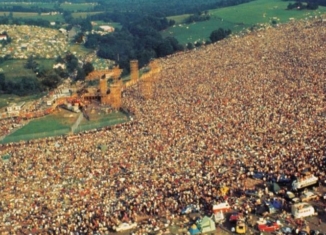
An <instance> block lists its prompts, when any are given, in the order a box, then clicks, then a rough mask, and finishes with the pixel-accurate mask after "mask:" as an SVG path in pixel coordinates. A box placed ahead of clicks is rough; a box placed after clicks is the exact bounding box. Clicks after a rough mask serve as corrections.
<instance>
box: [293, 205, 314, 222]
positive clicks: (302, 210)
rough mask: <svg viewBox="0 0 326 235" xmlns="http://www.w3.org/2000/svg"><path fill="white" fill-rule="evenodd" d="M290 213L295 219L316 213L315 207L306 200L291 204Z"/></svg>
mask: <svg viewBox="0 0 326 235" xmlns="http://www.w3.org/2000/svg"><path fill="white" fill-rule="evenodd" d="M291 213H292V215H293V217H294V218H295V219H300V218H304V217H308V216H313V215H316V212H315V208H314V207H313V206H312V205H310V204H309V203H306V202H301V203H295V204H293V205H292V206H291Z"/></svg>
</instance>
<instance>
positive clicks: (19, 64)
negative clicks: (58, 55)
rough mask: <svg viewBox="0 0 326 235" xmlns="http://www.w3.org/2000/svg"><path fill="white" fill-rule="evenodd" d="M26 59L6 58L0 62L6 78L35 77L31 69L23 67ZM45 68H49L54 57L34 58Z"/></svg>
mask: <svg viewBox="0 0 326 235" xmlns="http://www.w3.org/2000/svg"><path fill="white" fill-rule="evenodd" d="M26 61H27V60H18V59H17V60H6V61H4V62H3V63H1V64H0V68H1V69H2V70H3V73H4V74H5V76H6V80H20V79H21V78H22V77H36V75H35V73H34V72H33V71H32V70H31V69H25V64H26ZM35 61H36V62H37V63H38V64H39V65H40V66H42V67H44V68H45V69H51V68H52V66H53V64H54V61H55V60H54V59H43V60H35Z"/></svg>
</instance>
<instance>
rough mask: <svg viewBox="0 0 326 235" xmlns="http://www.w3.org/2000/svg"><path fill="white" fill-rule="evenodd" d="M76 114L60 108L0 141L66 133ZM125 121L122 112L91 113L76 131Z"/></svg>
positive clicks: (32, 121)
mask: <svg viewBox="0 0 326 235" xmlns="http://www.w3.org/2000/svg"><path fill="white" fill-rule="evenodd" d="M78 116H79V114H78V113H73V112H70V111H67V110H64V109H60V110H59V111H56V112H55V113H54V114H51V115H48V116H45V117H42V118H38V119H35V120H31V121H30V122H29V123H28V124H27V125H25V126H23V127H22V128H20V129H18V130H16V131H15V132H13V133H12V134H11V135H8V136H7V137H6V138H4V139H3V140H2V141H0V143H8V142H17V141H21V140H29V139H36V138H44V137H49V136H57V135H65V134H68V133H69V132H70V127H71V126H72V125H73V124H74V123H75V121H76V119H77V117H78ZM126 121H128V118H127V116H126V115H125V114H124V113H122V112H117V113H115V112H114V113H110V114H105V113H91V114H90V121H87V120H85V119H83V120H82V122H81V123H80V126H79V128H78V129H77V130H76V132H80V131H85V130H90V129H95V128H101V127H104V126H111V125H115V124H119V123H123V122H126Z"/></svg>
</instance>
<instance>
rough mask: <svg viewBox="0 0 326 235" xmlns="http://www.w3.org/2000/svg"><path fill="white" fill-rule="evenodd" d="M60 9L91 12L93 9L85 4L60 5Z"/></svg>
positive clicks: (92, 6) (90, 5)
mask: <svg viewBox="0 0 326 235" xmlns="http://www.w3.org/2000/svg"><path fill="white" fill-rule="evenodd" d="M60 8H62V9H63V10H65V11H72V12H76V11H92V10H93V9H94V5H92V4H86V3H73V4H69V3H62V4H61V5H60Z"/></svg>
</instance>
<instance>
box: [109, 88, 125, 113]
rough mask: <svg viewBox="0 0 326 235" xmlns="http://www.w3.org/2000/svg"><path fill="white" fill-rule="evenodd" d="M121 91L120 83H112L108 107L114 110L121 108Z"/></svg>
mask: <svg viewBox="0 0 326 235" xmlns="http://www.w3.org/2000/svg"><path fill="white" fill-rule="evenodd" d="M121 91H122V83H113V84H112V85H111V86H110V105H111V107H112V108H114V109H119V108H121V104H122V100H121Z"/></svg>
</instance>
